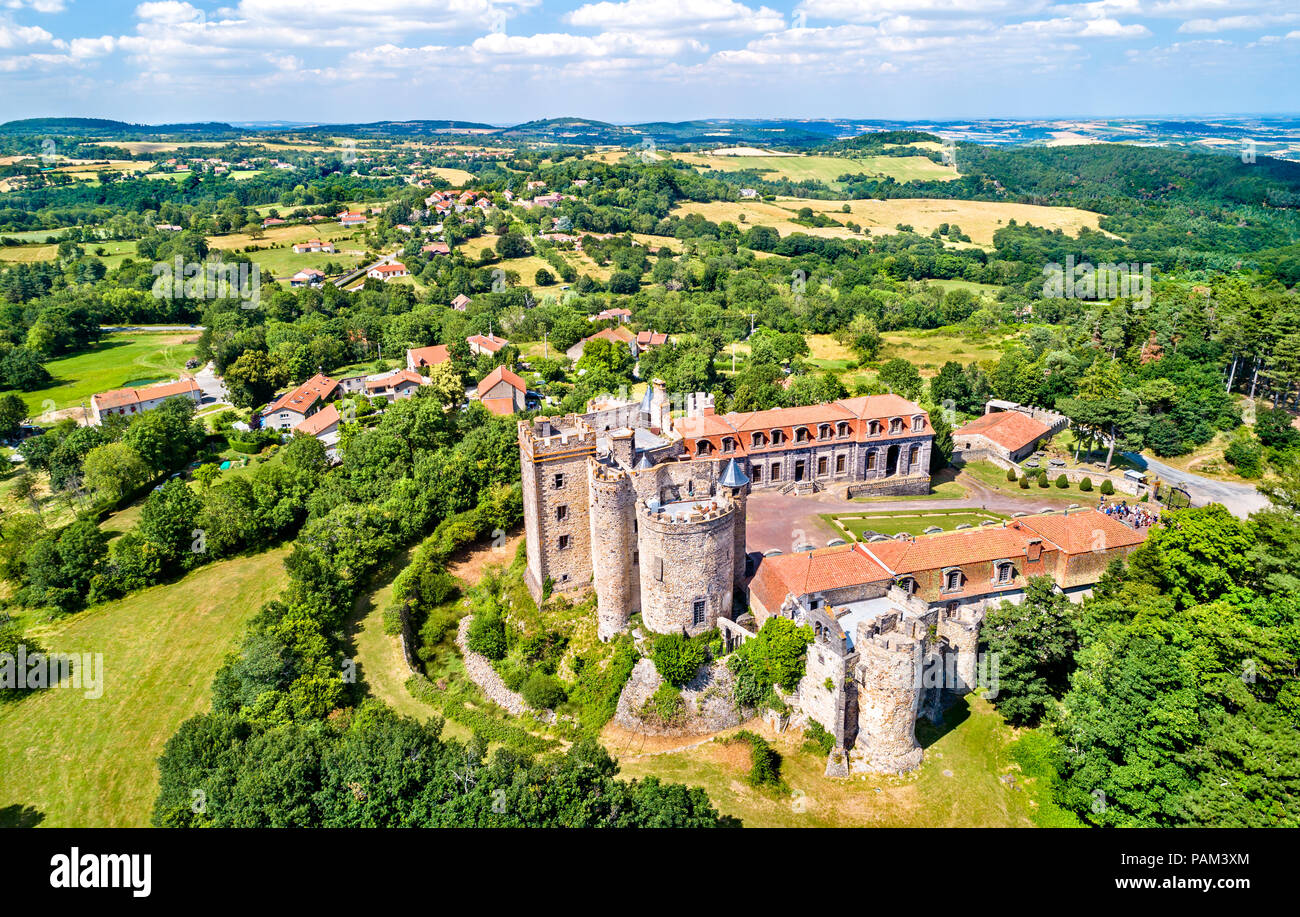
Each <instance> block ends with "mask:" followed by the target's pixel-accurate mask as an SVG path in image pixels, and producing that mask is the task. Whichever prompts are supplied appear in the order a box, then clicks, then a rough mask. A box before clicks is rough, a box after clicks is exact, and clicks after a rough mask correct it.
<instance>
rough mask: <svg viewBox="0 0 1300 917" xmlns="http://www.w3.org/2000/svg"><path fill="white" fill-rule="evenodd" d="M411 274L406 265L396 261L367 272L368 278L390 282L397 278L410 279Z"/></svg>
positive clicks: (377, 266)
mask: <svg viewBox="0 0 1300 917" xmlns="http://www.w3.org/2000/svg"><path fill="white" fill-rule="evenodd" d="M410 273H411V272H410V271H408V270H407V269H406V265H405V264H402V263H401V262H400V261H394V262H393V263H392V264H377V265H375V266H374V267H372V268H371V269H370V270H368V271H366V276H367V277H370V278H372V279H374V280H383V281H389V280H393V279H394V278H397V277H408V276H410Z"/></svg>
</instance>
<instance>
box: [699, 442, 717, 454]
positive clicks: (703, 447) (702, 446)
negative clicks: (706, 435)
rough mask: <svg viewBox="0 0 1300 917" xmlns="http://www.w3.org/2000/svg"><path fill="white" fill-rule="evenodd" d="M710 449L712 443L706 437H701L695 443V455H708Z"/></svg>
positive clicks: (711, 449)
mask: <svg viewBox="0 0 1300 917" xmlns="http://www.w3.org/2000/svg"><path fill="white" fill-rule="evenodd" d="M712 451H713V443H711V442H709V441H708V440H707V439H702V440H700V441H699V442H697V443H696V444H695V454H696V455H708V454H709V453H710V452H712Z"/></svg>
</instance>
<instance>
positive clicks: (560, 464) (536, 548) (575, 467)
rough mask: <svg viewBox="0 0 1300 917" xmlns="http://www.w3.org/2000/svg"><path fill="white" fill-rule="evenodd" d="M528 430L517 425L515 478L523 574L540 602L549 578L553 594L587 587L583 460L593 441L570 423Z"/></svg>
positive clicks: (539, 425)
mask: <svg viewBox="0 0 1300 917" xmlns="http://www.w3.org/2000/svg"><path fill="white" fill-rule="evenodd" d="M557 426H558V429H556V428H553V427H552V425H551V422H550V421H542V422H539V423H537V424H535V425H533V426H530V425H529V424H528V423H526V422H522V421H521V422H520V424H519V460H520V476H521V479H522V483H523V498H524V527H525V541H526V544H527V548H526V551H527V555H528V571H527V574H526V576H525V581H526V582H527V584H528V588H529V591H530V592H532V594H533V597H534V598H540V596H541V593H542V591H543V586H544V584H545V583H546V580H547V579H548V578H549V579H550V580H551V581H552V583H553V588H554V589H555V591H557V592H574V591H578V590H581V589H585V588H587V587H588V586H589V585H590V584H591V575H592V562H591V525H590V523H589V521H588V486H587V460H588V459H589V458H591V457H592V456H594V455H595V453H596V437H595V435H594V434H592V433H591V432H590V431H587V430H583V429H582V428H581V427H579V426H578V425H577V424H576V422H575V421H574V418H572V417H566V418H563V419H561V420H559V421H558V424H557Z"/></svg>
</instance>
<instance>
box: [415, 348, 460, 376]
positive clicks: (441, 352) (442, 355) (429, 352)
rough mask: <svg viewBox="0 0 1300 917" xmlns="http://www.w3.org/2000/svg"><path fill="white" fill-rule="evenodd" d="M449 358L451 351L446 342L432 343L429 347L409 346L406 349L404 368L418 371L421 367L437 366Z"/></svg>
mask: <svg viewBox="0 0 1300 917" xmlns="http://www.w3.org/2000/svg"><path fill="white" fill-rule="evenodd" d="M450 359H451V352H450V351H449V350H448V349H447V345H446V344H433V345H432V346H429V347H411V348H409V349H408V350H407V351H406V368H407V369H409V370H410V371H411V372H414V373H418V372H419V371H420V369H421V367H424V366H437V365H438V364H439V363H446V362H447V361H448V360H450Z"/></svg>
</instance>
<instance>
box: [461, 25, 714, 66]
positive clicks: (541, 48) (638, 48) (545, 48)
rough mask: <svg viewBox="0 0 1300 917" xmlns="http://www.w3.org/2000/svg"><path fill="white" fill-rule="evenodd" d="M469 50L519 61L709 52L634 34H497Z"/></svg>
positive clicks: (697, 45) (691, 42) (686, 42)
mask: <svg viewBox="0 0 1300 917" xmlns="http://www.w3.org/2000/svg"><path fill="white" fill-rule="evenodd" d="M470 47H471V48H472V49H473V50H474V51H475V52H476V53H478V54H482V55H486V56H490V57H505V58H513V59H516V60H519V59H534V60H538V59H547V58H629V57H631V58H671V57H677V56H680V55H682V54H687V53H695V54H698V53H702V52H705V51H707V50H708V46H707V45H705V44H702V43H701V42H699V41H696V40H695V39H691V38H648V37H645V36H642V35H636V34H634V33H631V32H602V33H601V34H599V35H593V36H588V35H570V34H567V33H564V32H551V33H543V34H538V35H506V34H504V33H500V32H494V33H492V34H491V35H485V36H483V37H482V38H479V39H476V40H475V41H474V43H473V44H472V45H470Z"/></svg>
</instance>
